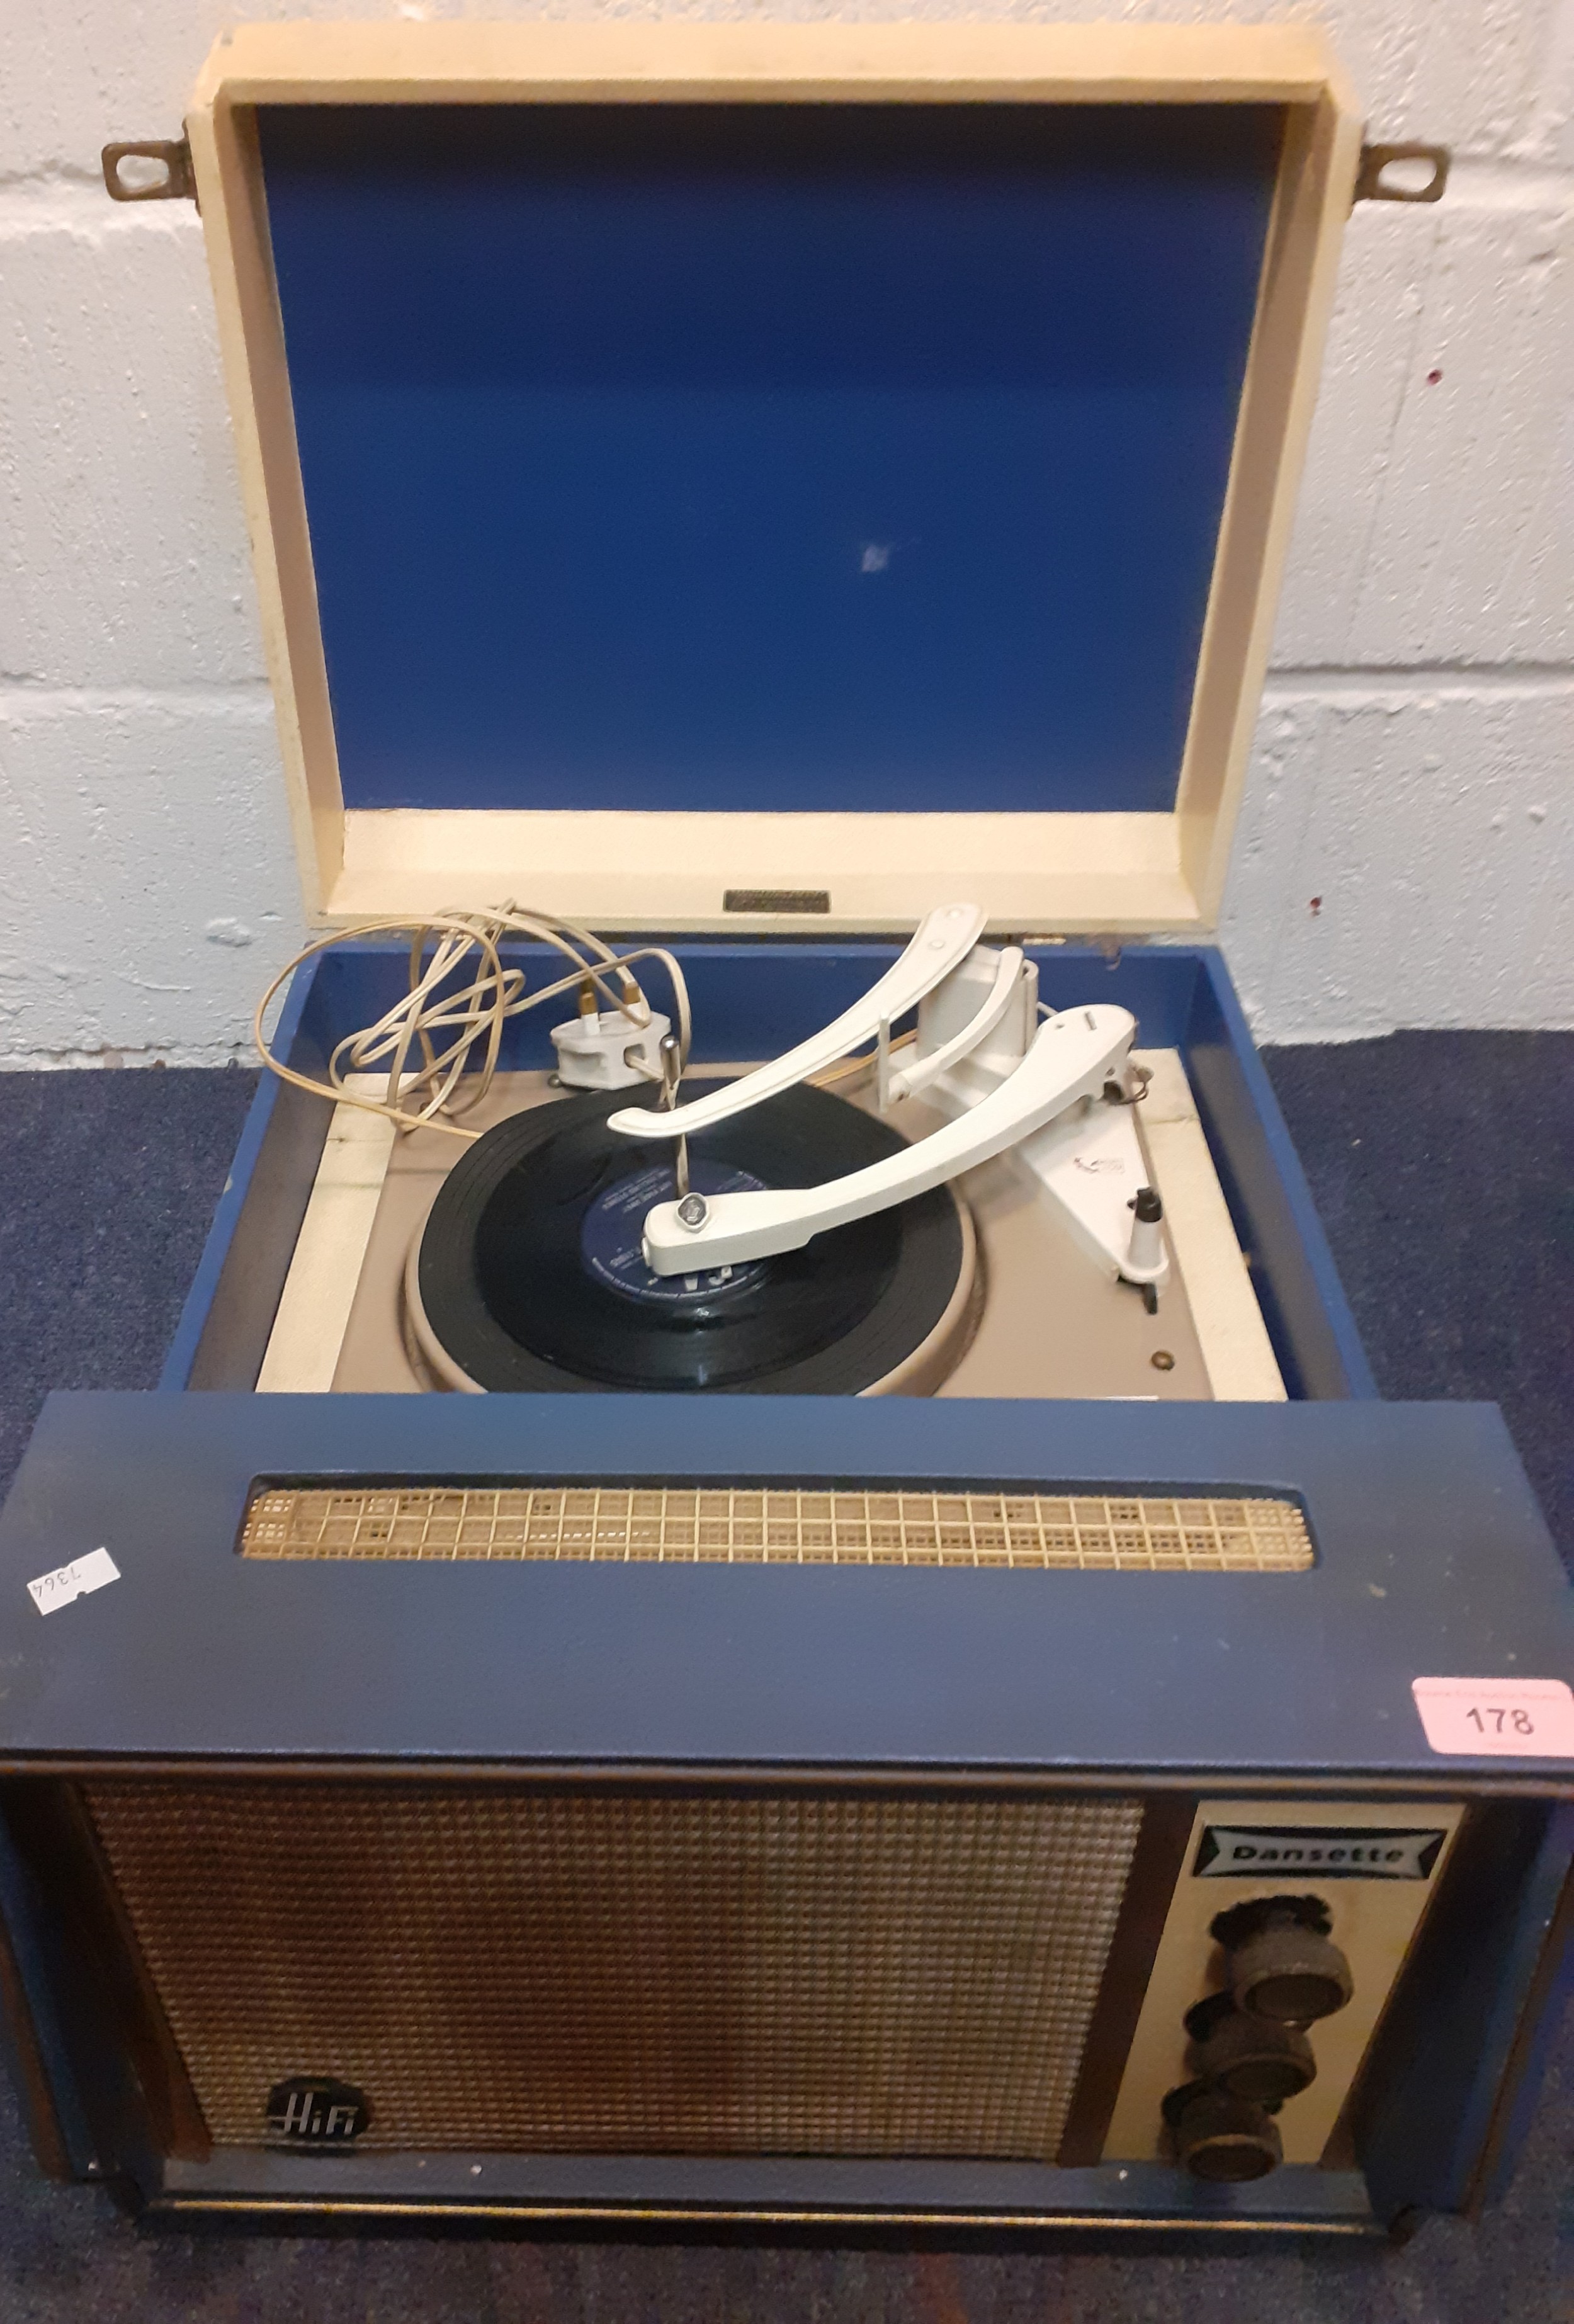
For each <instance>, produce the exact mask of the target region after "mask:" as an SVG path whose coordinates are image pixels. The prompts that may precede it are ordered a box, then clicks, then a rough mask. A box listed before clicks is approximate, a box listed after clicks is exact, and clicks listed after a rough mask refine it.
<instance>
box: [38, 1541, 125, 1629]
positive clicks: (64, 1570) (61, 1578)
mask: <svg viewBox="0 0 1574 2324" xmlns="http://www.w3.org/2000/svg"><path fill="white" fill-rule="evenodd" d="M119 1580H120V1568H119V1566H118V1565H116V1563H115V1560H114V1558H112V1557H111V1556H110V1554H109V1552H108V1551H107V1550H106V1549H90V1550H89V1551H88V1552H87V1555H86V1557H74V1558H73V1559H72V1560H71V1563H70V1564H69V1565H57V1566H56V1568H55V1570H54V1572H52V1573H41V1574H40V1575H39V1577H38V1580H37V1581H36V1582H29V1583H28V1585H27V1594H28V1596H29V1597H30V1598H31V1599H32V1602H33V1604H34V1605H35V1606H36V1607H37V1608H38V1610H39V1612H40V1613H41V1614H52V1613H54V1612H56V1610H57V1609H59V1608H60V1607H61V1606H69V1604H70V1602H71V1600H72V1599H73V1598H83V1597H86V1595H87V1591H89V1590H102V1589H103V1587H104V1585H105V1583H106V1582H118V1581H119Z"/></svg>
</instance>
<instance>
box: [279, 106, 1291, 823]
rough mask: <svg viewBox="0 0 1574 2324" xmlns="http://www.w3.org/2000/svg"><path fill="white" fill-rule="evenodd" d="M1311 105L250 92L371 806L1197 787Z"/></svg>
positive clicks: (998, 798) (309, 485)
mask: <svg viewBox="0 0 1574 2324" xmlns="http://www.w3.org/2000/svg"><path fill="white" fill-rule="evenodd" d="M1283 123H1284V116H1283V113H1282V111H1281V110H1280V108H1278V107H1276V106H1266V105H1263V106H1170V105H1141V106H987V105H956V106H943V105H934V106H931V105H922V106H909V105H890V106H866V105H848V106H843V105H819V106H807V105H800V106H787V105H782V106H777V105H765V106H754V105H741V106H728V105H713V106H667V105H621V106H620V105H596V106H512V105H499V106H492V105H483V106H469V105H452V106H429V107H428V106H394V105H388V106H299V107H277V106H276V107H269V108H265V109H263V111H262V113H261V115H260V117H259V134H260V139H261V146H262V161H263V177H264V184H265V187H266V192H267V201H268V212H269V219H270V224H271V228H272V242H273V254H274V260H275V264H276V268H277V273H278V282H279V295H280V301H281V311H282V316H283V325H284V337H285V345H286V350H287V355H288V360H289V366H290V384H291V390H292V393H293V398H294V408H295V420H296V428H297V432H298V436H299V446H300V458H301V468H302V473H303V477H304V482H305V491H306V503H307V512H308V521H309V525H310V531H311V543H312V553H313V558H314V560H315V565H316V572H317V584H318V601H319V606H320V611H321V620H322V633H323V642H324V648H325V651H326V656H327V673H328V684H329V690H330V694H331V697H332V703H333V713H334V723H335V729H336V738H337V745H338V755H339V765H340V773H341V778H342V781H343V785H344V793H345V805H346V806H347V807H352V808H355V807H603V808H605V807H615V808H631V807H644V808H679V809H691V810H693V809H702V808H734V807H748V808H754V809H775V810H780V809H815V808H842V809H863V810H877V811H881V812H891V811H906V812H912V811H915V810H923V809H971V810H986V809H1031V810H1035V811H1043V810H1046V809H1062V810H1065V809H1100V808H1102V809H1124V810H1128V811H1129V810H1147V811H1159V812H1164V811H1167V810H1169V809H1170V808H1172V807H1174V800H1175V791H1176V784H1177V779H1178V776H1179V772H1180V765H1181V757H1182V751H1183V744H1184V740H1185V733H1186V726H1187V720H1188V716H1189V713H1190V705H1191V697H1192V683H1193V678H1194V674H1195V669H1196V662H1197V655H1198V649H1199V645H1200V642H1201V632H1202V622H1203V615H1204V612H1205V609H1206V604H1207V597H1208V588H1209V581H1210V574H1211V571H1212V567H1213V559H1214V550H1215V544H1216V540H1217V536H1218V532H1219V526H1220V515H1221V512H1222V509H1223V502H1224V493H1225V484H1226V480H1227V475H1228V471H1229V457H1230V448H1231V445H1232V442H1233V439H1234V434H1235V426H1236V418H1237V411H1238V403H1239V399H1240V392H1241V383H1242V379H1243V376H1244V373H1245V367H1246V359H1247V345H1248V342H1249V338H1250V335H1251V328H1252V322H1253V317H1254V313H1255V309H1256V296H1257V285H1258V279H1259V275H1260V272H1261V268H1262V262H1263V251H1264V243H1265V237H1266V230H1267V222H1268V214H1269V207H1270V203H1271V199H1272V195H1273V189H1274V183H1275V171H1276V167H1277V161H1278V153H1279V146H1280V141H1281V138H1282V134H1283Z"/></svg>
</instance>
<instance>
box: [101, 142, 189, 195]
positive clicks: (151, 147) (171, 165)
mask: <svg viewBox="0 0 1574 2324" xmlns="http://www.w3.org/2000/svg"><path fill="white" fill-rule="evenodd" d="M133 160H135V161H158V162H161V163H162V165H163V171H164V174H163V176H162V177H161V178H152V179H150V180H149V181H148V182H147V183H146V184H145V185H140V186H139V185H134V184H128V183H127V181H126V180H125V179H124V178H123V177H122V176H121V174H120V165H121V163H122V162H123V161H133ZM103 161H104V183H105V185H106V187H107V189H108V191H109V198H110V199H111V201H115V202H194V201H195V200H196V199H197V179H196V175H195V173H194V171H193V170H192V167H191V148H190V146H189V143H187V141H186V139H185V138H184V137H141V138H137V139H135V140H133V142H132V143H129V144H123V145H106V147H105V148H104V153H103Z"/></svg>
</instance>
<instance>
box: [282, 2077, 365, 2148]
mask: <svg viewBox="0 0 1574 2324" xmlns="http://www.w3.org/2000/svg"><path fill="white" fill-rule="evenodd" d="M371 2119H372V2109H371V2107H369V2106H368V2105H367V2103H366V2093H365V2092H364V2090H358V2089H355V2088H354V2084H353V2083H350V2082H337V2081H335V2080H332V2079H331V2077H329V2076H327V2075H323V2074H291V2075H290V2079H289V2080H287V2081H282V2082H275V2083H274V2085H273V2087H272V2089H271V2090H270V2091H269V2093H268V2127H269V2129H270V2130H271V2131H272V2133H273V2135H274V2136H275V2137H276V2138H281V2139H284V2140H286V2141H288V2143H289V2144H290V2145H291V2146H348V2145H350V2144H353V2142H354V2140H355V2139H357V2138H359V2137H360V2135H361V2133H362V2132H363V2131H364V2129H365V2127H366V2125H367V2124H368V2123H369V2122H370V2121H371Z"/></svg>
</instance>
